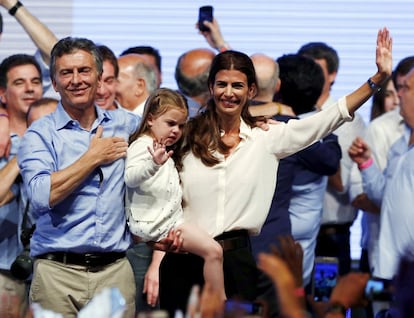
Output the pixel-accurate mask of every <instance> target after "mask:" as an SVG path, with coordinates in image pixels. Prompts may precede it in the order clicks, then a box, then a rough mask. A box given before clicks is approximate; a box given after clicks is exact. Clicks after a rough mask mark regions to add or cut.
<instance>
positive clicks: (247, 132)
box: [220, 117, 252, 139]
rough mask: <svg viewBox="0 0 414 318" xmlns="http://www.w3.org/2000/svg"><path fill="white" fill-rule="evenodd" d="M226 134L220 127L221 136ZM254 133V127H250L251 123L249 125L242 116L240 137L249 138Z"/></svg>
mask: <svg viewBox="0 0 414 318" xmlns="http://www.w3.org/2000/svg"><path fill="white" fill-rule="evenodd" d="M223 135H224V130H221V129H220V136H223ZM251 135H252V129H251V128H250V126H249V125H247V124H246V123H245V122H244V120H243V118H241V117H240V132H239V137H240V138H241V139H247V138H249V137H250V136H251Z"/></svg>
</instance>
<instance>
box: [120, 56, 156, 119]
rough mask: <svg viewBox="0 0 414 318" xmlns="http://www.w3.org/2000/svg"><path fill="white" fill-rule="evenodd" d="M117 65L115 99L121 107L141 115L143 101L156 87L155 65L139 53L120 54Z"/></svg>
mask: <svg viewBox="0 0 414 318" xmlns="http://www.w3.org/2000/svg"><path fill="white" fill-rule="evenodd" d="M118 66H119V76H118V86H117V88H116V99H117V101H118V102H119V103H120V104H121V106H122V107H123V108H125V109H128V110H129V111H132V112H133V113H135V114H138V115H139V116H141V117H142V114H143V113H144V105H145V101H146V100H147V98H148V96H149V95H150V94H151V93H152V92H153V91H154V90H155V89H156V88H157V82H156V77H157V73H156V70H155V67H153V66H152V65H151V64H150V62H149V61H148V59H147V58H146V57H145V56H144V55H140V54H127V55H123V56H120V57H119V58H118Z"/></svg>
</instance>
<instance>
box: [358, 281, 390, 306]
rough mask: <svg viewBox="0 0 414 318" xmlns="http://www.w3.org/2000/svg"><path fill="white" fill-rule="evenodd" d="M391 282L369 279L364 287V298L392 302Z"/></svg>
mask: <svg viewBox="0 0 414 318" xmlns="http://www.w3.org/2000/svg"><path fill="white" fill-rule="evenodd" d="M392 296H393V293H392V286H391V281H390V280H388V279H381V278H370V279H369V280H368V282H367V285H366V286H365V297H366V298H367V299H369V300H379V301H390V300H392Z"/></svg>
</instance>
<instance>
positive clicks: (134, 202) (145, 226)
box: [125, 135, 183, 241]
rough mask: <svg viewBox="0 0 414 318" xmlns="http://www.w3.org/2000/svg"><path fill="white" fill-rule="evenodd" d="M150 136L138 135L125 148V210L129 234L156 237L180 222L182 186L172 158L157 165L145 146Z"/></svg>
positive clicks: (145, 238) (152, 239)
mask: <svg viewBox="0 0 414 318" xmlns="http://www.w3.org/2000/svg"><path fill="white" fill-rule="evenodd" d="M148 146H149V147H151V148H152V147H153V139H152V138H151V137H149V136H146V135H144V136H141V137H139V138H138V139H137V140H135V141H134V142H133V143H132V144H131V145H130V146H129V148H128V151H127V158H126V164H125V184H126V195H125V211H126V216H127V222H128V225H129V229H130V231H131V233H132V234H134V235H137V236H139V237H140V238H142V239H143V240H144V241H159V240H161V239H162V238H164V237H166V236H167V235H168V232H169V230H170V229H171V228H174V227H176V226H177V225H179V224H181V223H182V220H183V210H182V207H181V199H182V190H181V186H180V179H179V176H178V172H177V169H176V168H175V164H174V161H173V160H172V159H171V158H169V159H168V160H167V162H165V163H164V164H163V165H157V164H156V163H155V162H154V160H153V159H152V156H151V154H150V153H149V151H148V149H147V147H148Z"/></svg>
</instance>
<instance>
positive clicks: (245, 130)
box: [158, 28, 392, 313]
mask: <svg viewBox="0 0 414 318" xmlns="http://www.w3.org/2000/svg"><path fill="white" fill-rule="evenodd" d="M391 51H392V40H391V38H390V35H389V32H388V30H387V29H385V28H384V29H382V30H380V31H379V32H378V36H377V49H376V64H377V69H378V70H377V72H376V74H375V75H374V76H372V77H371V78H369V80H368V81H367V82H365V83H364V84H363V85H362V86H361V87H359V88H358V89H357V90H355V91H354V92H353V93H351V94H350V95H348V96H346V97H343V98H341V99H339V101H338V102H337V105H336V106H335V107H328V108H327V109H326V110H323V111H321V112H319V113H317V114H315V115H313V116H310V117H308V118H305V119H301V120H290V121H289V122H288V123H279V124H276V125H269V128H268V130H266V131H265V130H262V129H261V128H258V127H256V125H255V121H254V119H253V118H252V116H251V115H250V114H249V112H248V105H249V101H250V100H251V99H252V98H254V96H255V94H256V87H257V84H256V77H255V70H254V67H253V64H252V62H251V60H250V58H249V57H248V56H247V55H245V54H243V53H240V52H236V51H226V52H223V53H220V54H218V55H217V56H216V57H215V59H214V60H213V62H212V65H211V70H210V74H209V79H208V84H209V89H210V93H211V100H210V101H209V103H208V104H207V105H206V106H205V109H204V111H203V112H201V113H200V114H199V115H198V116H196V117H194V118H193V119H191V120H190V122H189V123H188V133H187V142H186V146H185V148H184V149H183V150H184V151H185V152H186V153H185V155H184V160H183V169H182V171H181V173H180V178H181V182H182V187H183V208H184V216H185V218H186V219H187V220H188V221H191V222H194V223H196V224H198V226H200V227H202V228H203V229H205V230H206V231H207V232H208V233H209V234H210V235H211V236H213V237H215V238H216V240H217V241H218V242H219V243H220V244H221V245H222V247H223V251H224V276H225V285H226V294H227V296H228V298H233V297H236V296H237V297H239V298H241V299H246V300H254V299H255V296H256V275H257V272H256V271H257V268H256V263H255V261H254V259H253V257H252V255H251V253H250V241H249V235H255V234H257V233H259V232H260V229H261V226H262V225H263V223H264V221H265V218H266V216H267V213H268V211H269V207H270V204H271V199H272V196H273V193H274V189H275V186H276V181H277V180H276V169H277V167H278V163H279V160H280V159H281V158H283V157H286V156H289V155H290V154H292V153H295V152H297V151H299V150H301V149H303V148H305V147H306V146H308V145H310V144H312V143H313V142H315V141H317V140H319V139H321V138H323V137H324V136H325V135H327V134H329V133H330V132H332V131H333V130H335V129H336V128H337V127H338V126H340V125H341V124H342V123H343V122H345V121H347V120H352V115H353V113H354V111H356V110H357V108H358V107H359V106H361V105H362V104H363V103H364V102H365V101H366V100H367V99H368V98H369V97H370V96H371V95H372V93H373V92H374V91H375V90H376V89H377V87H378V85H379V84H380V83H381V82H382V81H384V80H385V79H386V78H387V77H388V76H389V75H390V74H391V70H392V52H391ZM275 235H276V233H275ZM183 239H184V240H185V237H184V238H183ZM167 240H168V239H167ZM166 242H167V241H166ZM158 248H162V246H160V245H159V246H158ZM202 276H203V274H202V260H201V259H197V257H196V256H194V255H191V254H174V253H168V254H167V255H166V257H164V260H163V262H162V264H161V271H160V301H161V307H162V308H164V309H167V310H168V311H169V312H170V313H174V311H175V309H177V308H181V309H185V306H186V304H187V299H188V295H189V292H190V289H191V287H192V286H193V285H194V284H200V285H201V284H203V280H202Z"/></svg>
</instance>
